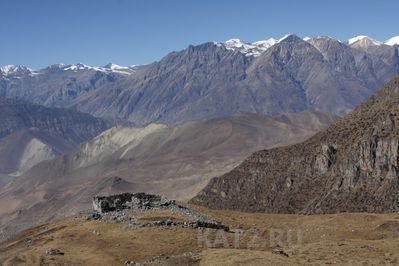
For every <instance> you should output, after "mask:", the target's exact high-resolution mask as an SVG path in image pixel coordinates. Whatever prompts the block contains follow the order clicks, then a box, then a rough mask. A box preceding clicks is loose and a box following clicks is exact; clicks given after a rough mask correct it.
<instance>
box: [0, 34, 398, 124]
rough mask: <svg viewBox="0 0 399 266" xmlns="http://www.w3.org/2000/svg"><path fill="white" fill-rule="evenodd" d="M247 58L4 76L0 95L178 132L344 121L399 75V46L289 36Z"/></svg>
mask: <svg viewBox="0 0 399 266" xmlns="http://www.w3.org/2000/svg"><path fill="white" fill-rule="evenodd" d="M264 48H265V49H262V51H258V52H257V53H256V56H254V54H253V53H246V54H245V53H243V51H242V50H240V49H238V48H237V49H235V48H234V49H233V48H232V47H229V46H224V45H220V44H216V43H204V44H201V45H197V46H189V47H187V48H186V49H184V50H182V51H178V52H173V53H170V54H168V55H167V56H165V57H164V58H162V59H161V60H160V61H159V62H155V63H152V64H149V65H146V66H140V67H136V68H134V70H133V69H132V70H131V71H130V72H129V74H128V75H127V74H122V73H118V72H110V71H108V72H107V71H104V69H99V68H90V67H87V66H84V65H73V66H65V65H54V66H51V67H48V68H46V69H42V70H39V71H30V70H27V69H25V70H24V71H19V72H18V73H17V74H15V75H2V74H1V73H0V95H3V96H10V97H19V98H23V99H26V100H29V101H33V102H35V103H39V104H44V105H46V106H56V107H66V108H73V109H77V110H80V111H83V112H86V113H90V114H92V115H94V116H97V117H103V118H108V119H112V120H119V121H124V122H131V123H134V124H137V125H146V124H149V123H153V122H158V123H164V124H181V123H183V122H187V121H192V120H198V119H200V120H208V119H212V118H217V117H224V116H229V115H234V114H238V113H243V112H251V113H261V114H268V115H279V114H281V113H284V112H300V111H304V110H307V109H310V108H312V109H317V110H320V111H327V112H334V113H336V114H339V115H344V114H346V113H348V112H349V111H350V110H352V109H353V108H354V107H355V106H357V105H358V104H359V103H361V102H363V101H364V100H366V99H367V98H368V97H369V96H370V95H371V94H372V93H373V92H374V91H375V90H376V89H377V88H378V87H379V86H380V85H382V84H383V83H385V82H387V81H388V80H390V79H391V78H392V77H394V76H395V75H396V74H397V73H399V56H398V46H395V45H393V46H388V45H378V46H367V47H366V48H363V47H360V48H359V47H357V46H356V45H355V46H351V45H348V44H345V43H342V42H339V41H338V40H335V39H333V38H329V37H316V38H310V39H307V40H306V41H305V40H302V39H301V38H299V37H297V36H295V35H289V36H286V37H285V38H283V39H282V40H279V41H278V42H276V41H273V42H272V43H270V45H267V48H266V47H264Z"/></svg>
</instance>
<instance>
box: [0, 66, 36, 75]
mask: <svg viewBox="0 0 399 266" xmlns="http://www.w3.org/2000/svg"><path fill="white" fill-rule="evenodd" d="M32 72H33V71H32V69H30V68H27V67H25V66H21V65H5V66H2V67H0V74H2V75H4V76H10V75H18V74H31V73H32Z"/></svg>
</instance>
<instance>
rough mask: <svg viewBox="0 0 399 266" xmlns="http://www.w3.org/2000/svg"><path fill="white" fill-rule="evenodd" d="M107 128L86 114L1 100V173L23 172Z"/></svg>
mask: <svg viewBox="0 0 399 266" xmlns="http://www.w3.org/2000/svg"><path fill="white" fill-rule="evenodd" d="M107 128H108V126H107V124H106V123H105V122H104V121H102V120H100V119H97V118H94V117H92V116H91V115H88V114H82V113H79V112H76V111H71V110H66V109H58V108H46V107H43V106H40V105H35V104H30V103H26V102H23V101H19V100H13V99H7V98H3V97H0V173H3V174H9V173H14V172H19V173H22V172H25V171H26V170H28V169H29V168H31V167H32V166H33V165H35V164H37V163H39V162H41V161H43V160H49V159H53V158H55V157H56V156H58V155H61V154H67V153H70V152H71V151H72V150H73V149H74V148H76V147H77V146H78V144H79V143H81V142H84V141H87V140H88V139H91V138H93V137H94V136H96V135H98V134H99V133H101V132H102V131H103V130H105V129H107Z"/></svg>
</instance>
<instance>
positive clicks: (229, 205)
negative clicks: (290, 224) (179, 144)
mask: <svg viewBox="0 0 399 266" xmlns="http://www.w3.org/2000/svg"><path fill="white" fill-rule="evenodd" d="M398 141H399V77H398V78H396V79H394V80H392V81H391V82H390V83H389V84H387V85H386V86H384V87H383V88H382V89H380V90H379V91H378V92H377V93H375V94H374V95H373V96H371V97H370V99H369V100H368V101H367V102H365V103H363V104H361V105H360V106H359V107H358V108H356V109H355V110H354V111H353V112H351V113H350V114H349V115H347V116H346V117H345V118H343V119H341V120H339V121H338V122H336V123H334V124H333V125H332V126H330V127H329V128H328V129H326V130H324V131H322V132H321V133H318V134H316V135H315V136H314V137H312V138H310V139H309V140H307V141H305V142H303V143H300V144H296V145H291V146H287V147H281V148H275V149H270V150H263V151H259V152H256V153H254V154H253V155H251V156H250V157H249V158H248V159H247V160H246V161H244V162H243V163H242V164H241V165H240V166H238V167H237V168H235V169H234V170H232V171H231V172H229V173H227V174H225V175H223V176H221V177H218V178H214V179H212V180H211V182H210V183H209V184H208V186H207V187H206V188H205V189H204V190H203V191H202V192H200V193H199V194H198V195H197V196H196V197H194V198H193V199H192V200H191V201H192V202H193V203H195V204H199V205H203V206H207V207H211V208H221V209H235V210H243V211H262V212H275V213H307V214H312V213H332V212H393V211H398V210H399V192H398V191H399V170H398V169H399V156H398V150H399V145H398Z"/></svg>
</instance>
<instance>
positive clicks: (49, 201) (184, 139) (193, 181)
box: [0, 111, 337, 232]
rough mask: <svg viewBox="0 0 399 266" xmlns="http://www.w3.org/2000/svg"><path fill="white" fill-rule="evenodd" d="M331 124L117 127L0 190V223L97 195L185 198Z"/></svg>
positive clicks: (323, 119) (309, 118)
mask: <svg viewBox="0 0 399 266" xmlns="http://www.w3.org/2000/svg"><path fill="white" fill-rule="evenodd" d="M336 119H337V116H335V115H333V114H325V113H320V112H317V111H308V112H304V113H298V114H285V115H283V116H281V117H277V118H272V117H270V116H264V115H258V114H243V115H238V116H233V117H227V118H220V119H215V120H210V121H203V122H192V123H187V124H183V125H181V126H178V127H171V126H165V125H160V124H150V125H148V126H146V127H143V128H128V127H121V126H118V127H114V128H111V129H109V130H107V131H105V132H103V133H102V134H100V135H99V136H97V137H95V138H94V139H92V140H90V141H88V142H86V143H83V144H81V145H80V146H79V148H78V149H76V151H74V152H73V153H71V154H70V155H67V156H61V157H57V158H56V159H54V160H51V161H45V162H42V163H40V164H38V165H36V166H35V167H33V168H32V169H31V170H29V171H28V172H27V173H26V174H25V175H23V176H21V177H18V178H16V179H15V180H14V182H12V183H11V184H9V185H8V186H6V187H3V188H0V206H1V208H0V224H2V225H3V226H8V227H7V228H6V230H7V231H8V232H13V231H14V230H16V229H20V228H23V227H27V226H30V225H32V224H34V223H39V222H43V221H46V220H48V219H50V218H52V217H53V216H55V215H57V216H62V215H65V214H70V213H74V212H76V211H77V210H81V209H84V208H87V207H89V206H91V197H92V196H94V195H98V194H109V193H117V192H150V193H155V194H162V195H166V196H168V197H170V198H176V199H180V200H187V199H189V198H191V197H192V196H193V195H195V194H196V193H198V192H199V191H200V190H201V189H202V188H203V187H204V186H205V185H206V184H207V182H208V181H209V179H210V178H212V177H214V176H218V175H221V174H223V173H225V172H227V171H229V170H231V169H233V168H234V167H235V166H237V165H238V164H239V163H240V162H242V160H243V159H244V158H246V157H247V156H248V155H250V154H251V153H252V152H254V151H255V150H258V149H261V148H267V147H274V146H281V145H287V144H290V143H296V142H299V141H302V140H304V139H305V138H307V137H309V136H311V135H313V134H314V133H316V132H317V131H319V130H321V129H322V128H325V127H326V126H327V125H329V124H330V123H332V122H333V121H335V120H336ZM9 202H13V203H14V204H12V205H10V204H9Z"/></svg>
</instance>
